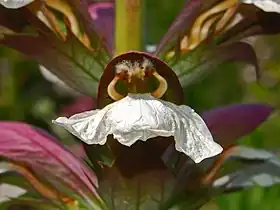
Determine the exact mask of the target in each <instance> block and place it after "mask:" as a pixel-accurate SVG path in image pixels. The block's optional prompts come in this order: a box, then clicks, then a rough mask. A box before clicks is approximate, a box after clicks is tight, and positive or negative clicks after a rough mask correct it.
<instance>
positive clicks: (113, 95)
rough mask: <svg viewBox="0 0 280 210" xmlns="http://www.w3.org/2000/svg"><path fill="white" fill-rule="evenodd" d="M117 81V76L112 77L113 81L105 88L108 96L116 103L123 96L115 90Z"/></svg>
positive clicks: (118, 78)
mask: <svg viewBox="0 0 280 210" xmlns="http://www.w3.org/2000/svg"><path fill="white" fill-rule="evenodd" d="M119 80H120V77H119V75H116V76H115V77H114V79H113V80H112V81H111V82H110V84H109V85H108V88H107V92H108V95H109V96H110V97H111V98H112V99H113V100H115V101H118V100H121V99H122V98H124V96H123V95H121V94H119V93H118V92H117V91H116V89H115V86H116V84H117V82H118V81H119Z"/></svg>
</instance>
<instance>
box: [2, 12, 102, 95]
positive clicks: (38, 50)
mask: <svg viewBox="0 0 280 210" xmlns="http://www.w3.org/2000/svg"><path fill="white" fill-rule="evenodd" d="M21 11H22V13H21V15H22V17H21V18H26V17H28V18H29V19H30V22H32V27H33V31H35V32H36V35H30V34H26V33H25V34H23V33H20V32H15V33H14V34H11V33H8V34H4V38H2V39H0V44H2V45H5V46H7V47H10V48H13V49H15V50H18V51H19V52H21V53H23V54H25V55H27V56H29V57H30V58H32V59H34V60H36V61H38V62H39V63H40V64H41V65H43V66H45V67H46V68H47V69H48V70H50V71H51V72H52V73H53V74H55V75H56V76H57V77H58V78H59V79H61V80H63V81H64V82H65V83H66V84H67V85H69V86H70V87H72V88H74V89H76V90H77V91H80V92H81V93H84V94H87V95H89V96H95V95H96V93H97V87H98V80H99V78H100V76H101V74H102V72H103V65H104V61H102V60H101V59H100V54H99V53H97V52H94V51H93V52H92V51H90V50H89V49H88V48H86V47H85V46H84V45H83V44H82V43H81V42H80V41H79V40H78V38H76V37H75V36H74V35H73V34H72V33H71V32H70V31H68V37H67V40H65V41H63V40H61V39H59V38H58V37H56V36H55V35H54V34H53V33H52V31H50V30H49V29H48V28H47V27H46V26H45V25H44V24H43V23H42V22H40V21H39V20H38V19H37V18H36V17H35V16H33V15H32V14H31V13H29V12H28V11H25V10H24V9H23V10H21ZM0 13H2V14H1V16H4V17H13V16H14V15H11V14H10V11H6V9H4V8H0ZM23 14H24V15H23ZM5 15H6V16H5ZM16 15H17V16H16V17H17V18H18V15H19V14H18V13H17V14H16ZM1 16H0V23H2V24H3V23H5V22H4V21H1V18H2V17H1ZM5 27H6V28H8V29H10V28H11V30H13V28H15V27H14V26H13V25H12V24H10V23H9V22H8V23H7V21H6V25H5ZM30 27H31V26H30ZM17 29H20V27H17ZM2 35H3V34H2Z"/></svg>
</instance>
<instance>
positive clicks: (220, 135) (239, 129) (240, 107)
mask: <svg viewBox="0 0 280 210" xmlns="http://www.w3.org/2000/svg"><path fill="white" fill-rule="evenodd" d="M272 111H273V108H272V107H271V106H268V105H263V104H236V105H230V106H225V107H221V108H217V109H213V110H210V111H207V112H204V113H203V114H202V118H203V119H204V120H205V122H206V124H207V126H208V128H209V129H210V131H211V133H212V135H213V136H214V138H215V141H217V142H218V143H219V144H221V145H222V146H223V147H228V146H230V145H232V144H234V143H235V141H236V140H237V139H239V138H240V137H242V136H245V135H247V134H249V133H251V132H252V131H253V130H254V129H256V128H257V127H258V126H259V125H260V124H261V123H263V122H264V121H265V120H266V119H267V118H268V116H269V115H270V114H271V113H272Z"/></svg>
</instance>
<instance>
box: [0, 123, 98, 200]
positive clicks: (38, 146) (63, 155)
mask: <svg viewBox="0 0 280 210" xmlns="http://www.w3.org/2000/svg"><path fill="white" fill-rule="evenodd" d="M0 136H1V138H0V156H2V157H4V158H6V159H8V160H10V161H13V162H17V163H20V164H23V165H25V166H27V167H29V168H31V169H32V170H33V171H34V172H36V173H39V174H40V173H41V175H44V178H46V179H47V178H48V177H55V178H56V180H58V181H59V182H60V183H64V185H66V186H68V187H70V188H71V189H73V190H75V191H76V192H78V193H80V195H85V193H86V195H87V196H90V197H91V198H94V197H95V198H99V196H98V194H97V192H96V188H97V187H98V183H97V178H96V176H95V174H94V173H92V172H91V171H90V170H89V169H88V168H87V167H86V166H85V165H84V164H83V163H82V162H81V160H79V159H78V158H77V157H76V156H74V155H73V154H72V153H71V152H69V151H68V150H67V149H65V148H64V147H63V146H62V145H60V144H59V143H58V141H57V140H55V139H54V137H50V136H49V135H46V134H44V133H42V132H38V131H37V130H36V129H34V128H33V127H32V126H30V125H28V124H25V123H21V122H0Z"/></svg>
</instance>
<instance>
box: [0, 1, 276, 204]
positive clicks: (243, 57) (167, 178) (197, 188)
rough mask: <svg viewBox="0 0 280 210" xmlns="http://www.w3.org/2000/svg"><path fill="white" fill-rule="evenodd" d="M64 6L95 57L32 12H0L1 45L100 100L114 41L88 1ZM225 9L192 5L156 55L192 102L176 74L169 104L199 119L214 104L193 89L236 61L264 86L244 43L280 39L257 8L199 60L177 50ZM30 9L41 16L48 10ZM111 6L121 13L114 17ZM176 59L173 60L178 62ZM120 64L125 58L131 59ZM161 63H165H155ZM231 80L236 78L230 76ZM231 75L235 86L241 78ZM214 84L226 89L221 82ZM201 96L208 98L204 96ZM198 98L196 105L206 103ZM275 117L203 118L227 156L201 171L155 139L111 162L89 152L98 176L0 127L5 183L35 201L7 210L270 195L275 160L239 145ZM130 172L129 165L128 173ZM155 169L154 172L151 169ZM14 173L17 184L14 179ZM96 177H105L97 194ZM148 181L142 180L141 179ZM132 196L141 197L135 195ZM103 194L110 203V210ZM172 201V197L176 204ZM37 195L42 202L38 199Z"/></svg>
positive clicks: (249, 109) (39, 140) (258, 108)
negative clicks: (253, 192) (257, 189)
mask: <svg viewBox="0 0 280 210" xmlns="http://www.w3.org/2000/svg"><path fill="white" fill-rule="evenodd" d="M66 2H67V3H68V4H69V5H70V7H71V8H72V10H73V11H74V14H76V17H77V18H78V20H79V22H80V23H81V26H80V27H81V29H80V30H81V31H84V32H85V33H86V34H87V35H88V39H89V40H90V47H88V46H86V45H85V44H84V43H82V42H81V41H80V40H79V38H78V37H76V36H75V35H74V33H73V31H72V30H71V25H69V23H68V22H67V21H64V20H63V18H62V19H60V21H62V23H64V26H65V28H67V30H66V32H65V33H66V38H65V39H62V38H61V37H59V36H58V35H57V34H54V32H53V31H52V30H50V29H49V28H48V27H47V26H46V25H44V24H43V23H42V22H41V21H40V20H39V19H38V18H37V17H36V16H35V15H34V12H33V10H34V8H33V9H30V8H29V7H25V8H21V9H18V10H8V9H6V8H4V7H0V25H1V29H3V32H2V31H1V34H0V37H1V35H2V34H3V36H4V38H1V39H0V44H3V45H5V46H8V47H10V48H13V49H16V50H18V51H20V52H22V53H24V54H26V55H28V56H29V57H31V58H32V59H35V60H36V61H38V62H39V63H40V64H41V65H44V66H45V67H47V68H48V70H50V71H51V72H52V73H54V74H55V75H56V76H57V77H59V78H60V79H61V80H63V82H65V83H66V84H67V85H69V86H71V87H72V88H74V89H76V90H78V91H79V92H81V93H84V94H86V95H89V96H91V97H95V96H96V94H97V90H98V85H99V86H101V87H103V88H104V87H105V88H106V83H107V82H108V81H109V80H110V78H111V77H112V71H110V66H107V68H106V69H105V71H104V68H105V66H106V64H107V62H108V60H109V58H110V56H111V55H112V54H113V51H112V50H113V47H112V44H111V45H110V44H108V43H113V41H112V40H110V41H108V40H109V39H110V36H108V37H107V38H106V39H107V42H105V43H104V42H103V41H102V39H101V38H99V37H101V36H98V35H100V31H98V30H96V29H98V27H96V28H94V24H92V22H93V21H92V19H91V18H90V15H89V13H88V9H87V8H88V3H87V1H84V0H82V1H78V0H68V1H66ZM217 2H218V1H216V0H211V1H209V0H207V2H206V1H200V0H193V1H186V3H185V5H184V8H183V9H182V11H181V12H180V13H179V15H178V17H177V18H176V19H175V21H174V22H173V23H172V24H171V26H170V28H169V31H168V32H167V33H166V34H165V35H164V36H163V38H162V40H161V41H160V42H159V44H158V45H157V50H156V52H155V55H156V56H158V57H160V58H161V59H162V60H163V61H165V62H166V63H168V64H169V65H170V66H171V67H172V69H173V70H174V72H175V73H176V75H177V76H178V78H179V81H180V84H181V85H182V87H183V89H184V93H183V92H182V93H180V91H178V88H176V85H178V81H177V79H175V80H174V79H172V78H171V77H169V76H170V75H172V74H170V73H169V72H168V69H167V70H166V71H163V72H162V74H166V77H167V78H168V79H169V80H170V81H168V82H169V84H174V85H170V87H172V88H170V91H171V94H169V95H168V94H167V95H165V100H170V101H172V102H174V103H183V102H182V99H183V98H184V94H185V96H187V97H186V98H187V101H188V103H190V104H192V103H193V104H195V105H194V106H193V107H194V108H195V107H197V106H196V105H198V107H199V106H200V107H199V109H202V108H208V107H207V106H209V105H208V104H206V105H205V104H201V103H200V102H199V103H197V104H196V103H195V102H192V100H191V98H192V97H190V95H189V93H190V92H189V91H197V89H194V86H192V85H193V84H194V83H195V82H196V81H198V80H201V77H202V76H203V75H204V74H205V73H209V72H212V71H213V70H215V69H218V66H219V68H220V67H221V64H224V63H228V62H229V61H241V62H246V63H249V64H252V65H253V66H254V68H255V69H256V72H257V75H258V77H259V76H260V69H259V66H258V63H257V57H256V54H255V51H254V49H253V47H252V46H251V45H249V44H248V43H246V42H241V41H239V40H240V39H241V38H244V37H247V36H252V35H258V34H274V33H278V32H279V29H278V28H277V27H275V25H273V24H272V23H277V21H278V20H279V18H280V17H279V15H278V14H276V13H265V12H264V11H262V10H259V9H257V8H255V7H253V6H250V7H247V6H244V5H241V6H240V8H239V10H238V11H239V12H240V13H241V14H243V16H244V19H243V20H242V21H241V22H239V23H238V24H237V25H235V26H233V27H232V28H231V29H229V30H228V31H226V32H225V33H222V34H218V35H216V34H215V36H211V39H209V40H208V41H207V42H202V43H201V44H200V45H199V46H198V47H197V48H195V50H192V51H184V50H182V49H181V46H180V44H178V43H181V42H182V40H183V39H184V37H185V36H186V34H188V33H189V31H190V30H191V27H192V25H193V23H194V22H195V20H196V19H197V18H198V17H199V16H200V15H201V13H203V12H205V11H207V10H209V9H210V8H211V7H212V6H213V5H215V4H216V3H217ZM43 5H44V4H43ZM32 6H34V7H35V10H38V9H39V8H40V7H41V6H42V4H39V5H32ZM112 6H113V4H111V9H113V7H112ZM111 39H112V37H111ZM30 46H32V47H30ZM170 53H174V55H173V56H171V57H170V56H169V55H170ZM122 56H123V58H127V56H128V54H124V55H122ZM154 59H156V58H154ZM156 62H160V61H159V60H157V59H156ZM110 65H112V64H110ZM222 68H225V65H222ZM231 68H232V67H231ZM233 68H235V66H233ZM227 70H228V69H227ZM103 71H104V73H103ZM227 74H228V72H226V73H225V74H224V75H227ZM102 75H103V76H102ZM104 75H105V76H104ZM216 75H223V73H219V74H216ZM233 75H235V76H236V73H234V74H233ZM101 76H102V77H101ZM99 80H100V84H99ZM228 80H231V78H229V79H228ZM216 81H220V80H219V79H218V78H217V79H216ZM227 82H229V81H227ZM227 85H228V84H227ZM227 87H228V86H227ZM207 88H208V87H207ZM101 89H102V88H101ZM188 89H190V90H188ZM202 90H203V91H205V88H204V89H203V88H202ZM105 92H106V91H104V93H105ZM198 92H199V91H198ZM104 93H100V92H99V94H98V97H97V99H98V101H97V106H98V107H99V108H101V107H103V106H104V105H106V104H107V103H108V101H105V100H104V98H105V99H108V97H106V95H104ZM172 93H173V94H172ZM175 93H176V94H178V95H176V94H175ZM197 95H198V96H197V97H198V98H200V97H202V96H200V94H197ZM194 98H196V97H194ZM208 98H209V97H208ZM214 98H215V97H214ZM217 98H219V97H217ZM232 101H234V100H233V99H232V98H230V99H229V101H227V103H229V102H232ZM91 106H92V104H91ZM89 108H91V107H89ZM77 111H82V110H77ZM272 111H273V109H272V108H271V107H270V106H267V105H263V104H246V105H234V106H226V107H222V108H218V109H214V110H212V111H209V112H205V113H203V114H202V116H203V118H204V120H205V121H206V123H207V125H208V127H209V129H210V130H211V132H212V134H213V136H214V138H215V140H216V141H217V142H219V143H220V144H222V146H223V147H224V148H225V152H224V153H223V154H221V155H219V156H217V157H215V158H212V159H209V160H205V161H203V162H202V163H201V164H198V165H196V164H194V163H193V162H192V161H191V160H190V159H189V158H187V157H185V156H183V155H181V154H178V153H177V152H176V151H174V146H173V145H170V144H168V145H167V146H168V148H167V149H166V147H164V148H163V149H162V146H160V145H162V144H163V143H162V142H165V139H157V140H150V141H149V142H148V143H147V144H137V145H136V146H134V147H132V148H123V147H118V146H117V147H116V148H114V149H115V150H117V152H116V151H114V152H113V153H114V155H112V154H110V150H108V148H107V147H106V148H104V147H96V146H86V145H85V149H86V151H87V155H88V157H85V155H84V154H82V156H83V158H84V159H87V158H89V159H90V161H91V163H90V166H91V167H92V169H93V170H90V169H89V168H88V167H87V166H85V165H84V163H83V162H82V160H81V158H77V156H75V155H73V154H72V153H71V152H70V151H69V150H66V149H65V148H64V147H63V145H61V144H60V143H58V140H57V139H56V138H54V137H53V136H50V135H49V134H46V133H44V132H42V131H41V130H38V129H37V128H34V127H32V126H30V125H27V124H24V123H11V122H3V123H1V124H0V134H1V139H0V156H1V157H3V161H5V162H9V171H8V172H6V173H2V174H1V181H2V180H4V181H5V182H7V183H13V184H15V183H14V180H19V179H20V180H21V181H22V179H23V178H24V179H26V180H28V182H29V184H28V185H27V186H26V185H22V186H21V187H22V188H24V189H26V190H27V191H28V193H27V194H25V195H24V196H23V197H21V198H18V199H14V200H11V201H9V202H7V203H5V204H4V205H3V208H8V206H10V205H18V204H21V205H29V206H31V207H33V208H37V209H38V208H39V209H59V208H66V209H79V208H86V209H108V208H109V207H110V208H114V207H115V208H117V209H125V208H127V207H129V206H135V208H136V209H137V208H138V209H139V208H140V207H141V209H145V208H146V209H147V208H150V209H151V208H161V209H168V208H174V209H181V208H182V209H184V208H186V207H187V208H188V209H198V208H199V207H201V206H202V205H204V204H205V203H206V202H207V201H208V200H209V199H211V198H212V197H213V196H216V195H219V194H221V193H225V192H231V191H237V190H240V189H244V188H246V187H250V186H252V185H253V184H254V183H258V184H261V185H263V180H261V181H260V179H258V174H259V173H265V174H266V175H267V177H266V180H272V181H271V183H270V184H267V185H272V184H274V183H275V182H278V179H276V178H275V177H279V173H278V168H279V161H278V159H277V157H276V154H274V153H272V152H267V151H263V150H254V149H251V148H247V147H240V146H234V145H235V141H236V140H237V139H238V138H240V137H242V136H244V135H247V134H249V133H250V132H252V131H253V130H254V129H255V128H256V127H258V126H259V125H260V124H261V123H262V122H263V121H264V120H265V119H266V118H267V117H268V116H269V115H270V114H271V113H272ZM52 116H53V115H52ZM52 116H51V117H52ZM67 137H69V136H67ZM168 142H170V141H168ZM164 146H166V145H164ZM162 150H163V151H164V154H163V157H161V155H162V154H161V153H162ZM140 153H142V154H145V157H143V155H142V156H137V155H138V154H140ZM139 157H141V158H143V159H140V160H142V161H139ZM137 159H138V161H137ZM147 161H150V162H151V166H152V169H157V171H156V173H155V174H157V175H158V177H161V178H162V180H160V183H159V184H158V186H161V187H163V188H160V189H157V190H154V189H153V190H154V191H157V192H156V193H157V194H159V195H157V196H158V197H156V198H154V197H153V198H151V197H150V193H151V192H150V190H151V189H150V188H149V187H147V186H148V185H149V184H150V183H152V180H153V179H152V178H153V176H155V174H153V173H151V174H150V171H152V172H153V170H150V169H151V168H149V170H150V171H149V172H147V171H145V170H147V168H146V167H147ZM113 164H114V166H113V167H112V165H113ZM128 164H131V165H129V170H127V167H128ZM221 165H223V167H222V168H223V170H222V171H221V170H220V168H221ZM108 166H109V167H108ZM155 166H156V168H153V167H155ZM272 169H273V170H272ZM158 170H159V172H158ZM14 171H16V172H17V174H14V173H13V172H14ZM93 171H95V173H96V174H97V176H100V177H99V181H100V183H99V184H98V183H97V178H96V174H94V173H93ZM143 171H144V173H143ZM98 172H100V173H98ZM126 172H129V173H130V174H129V176H132V175H133V178H132V179H131V177H130V179H129V180H130V181H128V182H127V183H126V184H127V186H129V187H123V183H122V182H124V181H127V180H126V178H127V177H125V178H123V176H125V175H127V173H126ZM140 172H142V174H140V176H138V175H139V173H140ZM131 173H132V175H131ZM18 174H20V176H18ZM142 175H143V176H144V177H142ZM11 177H14V179H11ZM65 177H67V179H66V178H65ZM112 177H113V178H112ZM19 182H20V181H19ZM23 183H26V182H23ZM139 186H141V187H139ZM129 188H132V189H133V190H131V191H128V189H129ZM163 189H164V190H163ZM154 191H152V192H154ZM123 192H125V193H124V194H123ZM166 192H168V194H167V193H166ZM170 192H172V193H170ZM100 194H101V195H102V197H103V199H104V200H106V201H107V203H106V204H105V202H104V201H103V200H102V199H101V196H100ZM126 194H129V196H130V197H129V196H128V195H126ZM163 194H164V195H163ZM170 194H172V195H173V196H171V197H170V196H169V195H170ZM39 195H41V196H43V197H44V199H39ZM30 197H32V199H30ZM109 201H110V202H109ZM108 206H109V207H108ZM1 207H2V206H1Z"/></svg>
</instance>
